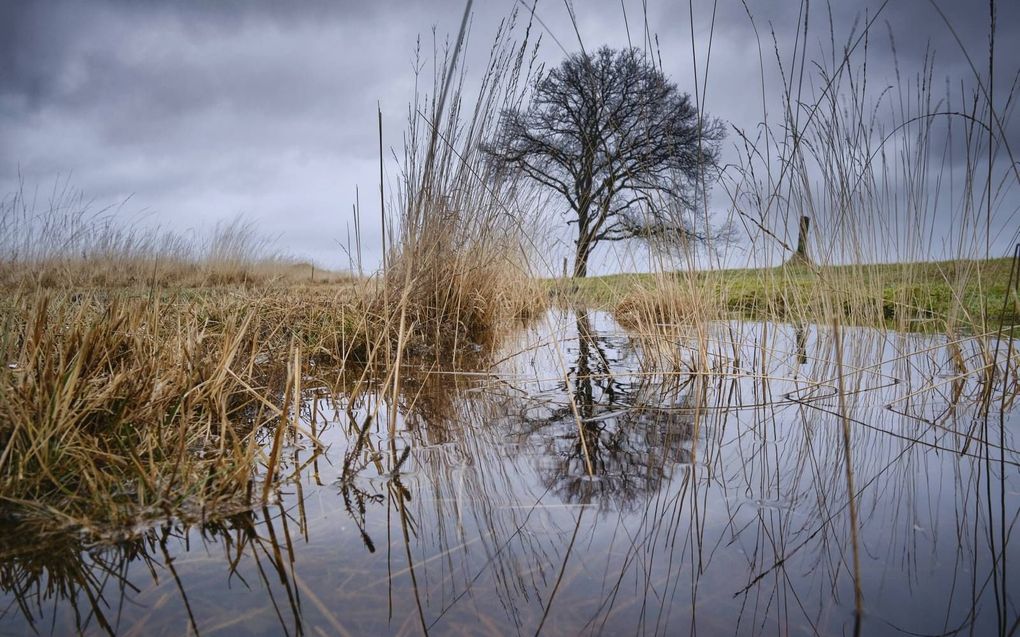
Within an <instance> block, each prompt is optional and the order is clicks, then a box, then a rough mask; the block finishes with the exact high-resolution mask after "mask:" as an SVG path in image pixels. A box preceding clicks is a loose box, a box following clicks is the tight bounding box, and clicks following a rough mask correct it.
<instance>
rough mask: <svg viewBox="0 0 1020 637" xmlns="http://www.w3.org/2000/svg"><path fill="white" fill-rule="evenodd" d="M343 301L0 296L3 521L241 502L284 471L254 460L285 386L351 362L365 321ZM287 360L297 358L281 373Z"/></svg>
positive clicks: (118, 519) (330, 293)
mask: <svg viewBox="0 0 1020 637" xmlns="http://www.w3.org/2000/svg"><path fill="white" fill-rule="evenodd" d="M353 294H354V293H353V292H352V291H351V290H349V289H347V290H336V289H334V290H326V289H321V290H319V292H318V293H317V294H312V293H310V292H309V291H308V290H300V291H299V290H294V289H287V288H277V289H274V290H268V291H261V292H246V291H244V290H242V289H234V290H231V291H221V292H216V291H209V290H206V291H196V290H191V291H186V292H172V291H169V290H160V291H158V292H157V293H155V294H151V295H147V296H140V297H139V296H134V295H132V294H131V293H129V292H125V291H119V292H118V291H114V290H107V291H104V292H93V293H74V294H70V293H69V292H68V291H57V292H55V291H36V292H32V293H26V294H19V295H17V296H14V297H8V298H6V299H5V301H4V303H3V306H2V307H0V321H2V322H3V324H4V332H3V340H2V341H0V360H2V361H3V363H4V365H3V368H2V369H0V502H2V505H0V509H2V510H3V513H4V516H5V517H9V516H14V517H24V516H26V515H27V516H40V515H41V516H44V517H47V518H50V519H56V520H59V521H63V522H67V523H74V524H87V525H100V526H109V525H113V526H120V525H130V524H133V523H136V522H138V521H139V520H143V519H149V518H153V517H158V516H165V515H179V516H185V517H188V516H202V515H204V513H205V512H206V511H207V510H210V509H215V510H218V511H223V510H230V509H233V508H237V507H242V508H243V507H247V506H250V505H251V489H252V487H253V485H254V483H256V482H259V481H267V482H269V483H272V484H276V483H277V482H278V481H280V480H282V479H284V478H285V477H284V476H277V475H266V472H264V471H261V470H260V469H259V467H260V464H264V463H266V461H267V459H266V457H265V450H264V449H263V443H264V438H266V436H267V435H268V433H267V432H270V431H272V430H273V429H274V428H275V427H278V426H287V423H288V422H289V419H288V416H287V414H288V406H287V398H288V391H287V388H288V387H291V386H292V385H293V384H294V382H295V379H296V378H298V377H299V375H302V374H305V373H307V372H309V371H310V370H312V369H314V366H315V365H319V366H320V367H332V368H337V367H342V366H343V365H345V364H346V363H347V362H348V361H353V360H356V359H358V358H359V357H361V356H363V353H364V350H365V347H364V344H365V342H366V338H367V336H366V334H367V332H366V329H367V326H366V324H365V323H364V311H363V310H360V311H359V310H358V307H357V306H358V304H357V302H356V299H355V297H354V296H353ZM359 321H360V322H359ZM298 351H300V352H302V353H303V356H302V358H301V364H300V365H299V366H298V367H297V368H295V367H293V366H289V365H288V363H289V362H290V361H291V360H293V358H294V352H298ZM293 433H294V434H295V435H298V436H299V437H300V436H305V435H307V433H308V432H296V431H295V432H293ZM313 444H314V441H313Z"/></svg>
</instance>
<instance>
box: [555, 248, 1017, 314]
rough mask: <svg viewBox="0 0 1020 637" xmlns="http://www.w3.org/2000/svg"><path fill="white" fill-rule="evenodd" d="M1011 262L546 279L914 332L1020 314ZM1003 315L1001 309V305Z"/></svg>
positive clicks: (561, 285)
mask: <svg viewBox="0 0 1020 637" xmlns="http://www.w3.org/2000/svg"><path fill="white" fill-rule="evenodd" d="M1010 264H1011V261H1010V260H1009V259H1005V258H1000V259H990V260H982V261H939V262H928V263H894V264H874V265H840V266H807V265H787V266H780V267H774V268H763V269H732V270H713V271H701V272H684V271H679V272H673V273H669V274H665V275H663V274H613V275H608V276H599V277H589V278H587V279H579V280H569V279H568V280H565V279H552V280H547V281H546V283H547V285H548V286H549V288H550V291H551V294H552V295H553V296H554V297H557V298H559V299H561V300H564V301H568V302H571V303H580V304H583V305H586V306H589V307H602V308H607V309H613V308H616V307H617V306H618V305H619V304H620V303H621V302H622V301H624V300H625V299H626V298H628V296H631V295H633V294H636V293H642V292H643V293H646V294H655V290H656V289H661V287H660V286H662V285H663V284H664V283H666V284H668V283H670V282H672V283H673V284H675V285H677V286H679V287H681V288H686V289H687V290H688V292H689V293H690V294H691V295H693V296H698V297H701V298H702V299H707V300H708V301H709V302H710V303H711V304H713V305H714V306H715V307H716V308H717V309H718V310H719V313H720V315H721V317H725V318H745V319H753V320H765V319H773V320H806V321H819V320H822V319H825V318H828V317H831V313H832V310H833V309H834V308H835V309H836V310H837V314H840V315H842V316H844V317H847V318H850V319H856V320H851V321H850V322H856V323H871V322H874V321H875V320H876V319H880V320H881V322H884V323H885V324H886V326H887V327H897V328H900V329H907V330H912V331H931V330H939V329H944V328H945V327H946V326H947V324H948V325H957V326H959V325H965V326H970V327H972V328H973V327H977V326H981V325H987V326H988V327H989V328H994V327H997V326H998V325H1000V324H1001V323H1005V324H1013V323H1016V322H1017V319H1016V317H1017V316H1018V315H1020V308H1018V307H1017V303H1018V300H1017V295H1016V291H1015V290H1016V287H1015V282H1014V287H1013V290H1014V292H1013V293H1012V294H1011V295H1009V301H1010V302H1009V303H1006V301H1007V290H1008V289H1009V287H1010V281H1009V274H1010ZM1004 307H1005V308H1006V309H1005V314H1003V308H1004Z"/></svg>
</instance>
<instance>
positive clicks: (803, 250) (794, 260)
mask: <svg viewBox="0 0 1020 637" xmlns="http://www.w3.org/2000/svg"><path fill="white" fill-rule="evenodd" d="M810 229H811V217H806V216H805V217H801V218H800V229H799V230H798V232H797V251H796V252H795V253H794V255H793V256H792V257H790V260H789V262H788V263H791V264H794V265H796V264H804V263H811V257H809V256H808V250H807V244H808V231H809V230H810Z"/></svg>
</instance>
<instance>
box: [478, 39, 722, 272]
mask: <svg viewBox="0 0 1020 637" xmlns="http://www.w3.org/2000/svg"><path fill="white" fill-rule="evenodd" d="M722 137H723V129H722V127H721V125H719V124H718V123H717V122H715V121H708V120H706V119H705V118H703V117H701V116H700V115H699V113H698V109H697V108H696V106H695V105H694V104H693V103H692V101H691V99H690V96H689V95H687V94H686V93H681V92H680V90H679V89H678V88H677V86H676V85H675V84H674V83H673V82H671V81H670V80H669V79H668V78H667V77H666V76H665V75H664V74H663V73H662V72H661V71H660V70H659V69H658V68H657V67H656V66H655V65H654V63H652V62H651V61H650V60H649V59H648V58H647V57H646V55H645V54H644V53H643V52H641V51H640V50H639V49H634V48H631V49H623V50H614V49H611V48H608V47H602V48H600V49H598V51H596V52H595V53H593V54H588V53H577V54H574V55H571V56H569V57H567V58H566V59H565V60H564V61H563V62H562V63H561V64H560V65H559V66H557V67H555V68H553V69H551V70H549V71H548V72H546V73H543V74H540V75H539V77H538V78H537V79H536V82H535V85H534V91H533V96H532V100H531V102H530V104H529V105H528V107H527V108H525V109H514V110H508V111H506V112H504V113H503V114H502V117H501V121H500V127H499V132H498V134H497V137H496V139H495V140H494V141H493V142H492V143H491V144H489V145H488V146H487V147H486V151H487V152H488V153H489V155H490V156H491V157H492V158H493V159H494V160H496V161H498V162H500V164H502V165H503V166H505V167H506V168H507V169H511V170H518V171H522V172H523V173H524V174H526V175H527V176H529V177H531V178H532V179H534V180H535V181H537V182H539V183H540V184H542V185H544V186H546V187H548V188H551V189H552V190H554V191H556V192H557V193H559V194H560V195H561V196H562V197H563V198H564V199H565V200H566V203H567V205H568V206H569V208H570V211H571V212H572V216H573V218H572V219H570V220H569V221H568V223H570V224H576V225H577V239H576V243H575V259H574V276H576V277H583V276H586V275H587V272H588V257H589V256H590V255H591V252H592V250H593V249H594V248H595V246H596V245H597V244H598V243H600V242H603V241H621V240H626V239H656V240H662V241H665V242H669V243H676V244H683V243H687V242H690V241H691V240H698V239H704V238H705V236H706V235H705V234H704V233H699V232H696V231H695V229H694V228H695V227H696V224H695V223H694V222H693V221H691V220H690V215H689V214H688V213H690V212H691V211H693V210H694V208H695V206H696V201H697V199H698V196H697V195H698V193H699V192H701V188H702V187H703V186H704V184H705V183H707V181H708V178H709V176H710V175H711V173H712V172H713V171H714V169H715V167H716V166H717V157H718V147H719V143H720V141H721V140H722ZM705 231H706V232H707V228H706V229H705Z"/></svg>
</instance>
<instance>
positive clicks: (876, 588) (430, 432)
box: [0, 311, 1020, 635]
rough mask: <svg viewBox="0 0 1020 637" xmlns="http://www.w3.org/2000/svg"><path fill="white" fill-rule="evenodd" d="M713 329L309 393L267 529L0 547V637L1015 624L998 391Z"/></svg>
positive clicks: (762, 332)
mask: <svg viewBox="0 0 1020 637" xmlns="http://www.w3.org/2000/svg"><path fill="white" fill-rule="evenodd" d="M710 330H711V333H710V334H708V335H701V337H702V338H698V337H697V335H693V334H683V333H680V334H668V335H658V336H657V337H655V338H651V337H648V338H638V337H635V336H633V335H631V334H629V333H628V332H626V331H625V330H623V329H622V328H620V327H619V326H618V325H616V324H615V323H614V322H613V320H612V319H611V318H610V317H609V316H608V315H606V314H602V313H583V312H578V313H574V312H565V311H554V312H551V313H550V314H549V315H548V316H547V317H546V318H545V319H544V320H542V321H539V322H538V323H537V324H536V325H534V326H532V327H530V328H528V329H525V330H523V331H522V332H521V333H520V334H519V335H517V336H515V337H514V338H512V339H511V340H510V342H509V343H507V344H505V345H504V346H503V348H502V350H501V351H500V352H499V353H498V354H497V355H495V356H494V357H493V358H492V361H491V364H490V365H488V366H486V367H484V368H482V369H480V370H479V371H475V372H464V371H462V372H458V373H452V372H447V371H443V370H436V369H432V370H426V371H431V373H428V374H424V373H422V370H419V369H417V368H416V367H417V366H415V365H412V366H409V367H408V368H407V369H406V370H404V372H403V377H404V380H403V381H402V383H401V385H402V387H401V391H400V394H399V396H398V397H397V399H396V400H395V401H393V400H391V399H390V398H389V395H388V394H387V395H386V397H385V398H384V397H383V395H382V392H381V391H380V390H378V389H377V388H376V389H373V388H372V387H373V386H372V385H366V388H365V389H363V390H362V391H359V392H357V394H356V395H354V396H351V395H334V394H332V393H331V392H328V391H325V390H323V389H316V388H315V387H314V385H312V387H311V389H309V390H308V391H307V392H306V401H305V404H304V405H303V408H302V414H301V416H302V427H304V428H307V429H314V431H315V432H316V434H317V436H318V437H319V440H320V441H321V442H322V443H324V444H325V445H326V448H325V449H324V450H323V449H321V448H317V447H316V446H315V445H313V444H311V443H310V442H309V441H308V440H307V439H305V438H300V437H296V438H294V440H293V442H292V444H290V445H289V446H288V447H287V449H286V453H285V457H286V462H287V467H286V468H287V469H289V470H291V471H296V474H297V475H298V476H300V477H299V478H297V479H295V480H293V481H292V482H290V483H288V484H287V485H286V487H285V488H284V489H282V491H281V492H280V493H279V494H278V496H277V497H276V498H275V499H274V500H273V502H272V504H271V505H269V506H266V507H264V508H260V509H256V510H254V511H250V512H245V513H241V514H236V515H232V516H228V517H224V518H221V519H219V520H217V521H216V522H214V523H209V524H206V525H205V526H184V525H181V524H175V523H172V522H168V523H166V524H165V525H162V526H157V527H155V528H151V529H148V530H144V531H143V532H141V533H140V534H138V535H137V536H136V537H135V538H134V539H132V540H130V541H124V542H120V543H113V544H111V543H99V544H95V543H90V542H89V541H88V539H87V538H82V537H80V536H72V537H68V538H67V539H66V541H60V542H47V543H46V544H45V545H39V544H36V543H34V542H33V541H32V539H31V538H24V537H19V536H18V535H17V534H11V533H8V534H7V535H6V536H5V537H4V538H3V540H2V541H0V587H2V591H0V633H2V634H33V633H35V634H56V635H64V634H73V633H76V632H85V633H91V634H105V633H112V634H124V635H162V634H166V635H180V634H186V633H189V632H191V633H197V634H202V635H230V634H263V635H303V634H308V635H367V634H371V635H377V634H418V633H423V632H427V633H434V634H472V635H474V634H494V635H505V634H537V633H543V634H550V635H553V634H568V635H574V634H588V633H604V634H611V635H615V634H632V633H641V634H662V635H676V634H703V635H718V634H730V635H787V634H789V635H815V634H823V635H835V634H848V635H849V634H853V633H854V632H855V631H858V632H859V634H862V635H883V634H889V635H945V634H959V635H993V634H1010V633H1011V631H1013V630H1014V629H1016V628H1017V623H1016V622H1017V618H1018V617H1020V608H1018V601H1020V576H1018V574H1020V561H1017V560H1018V558H1020V553H1018V548H1017V546H1018V543H1017V541H1016V540H1013V541H1012V543H1011V542H1010V540H1011V533H1012V532H1013V530H1014V525H1015V523H1016V520H1017V517H1018V515H1020V454H1018V453H1017V451H1016V448H1017V442H1016V440H1015V438H1016V435H1017V428H1018V427H1020V417H1018V415H1017V411H1018V410H1016V409H1013V408H1012V407H1013V404H1012V402H1011V399H1012V398H1014V397H1015V396H1016V393H1017V387H1016V379H1015V370H1014V371H1013V374H1014V376H1012V377H1007V379H1006V380H1005V381H1003V379H1002V378H998V379H996V380H993V381H992V382H991V383H989V382H988V379H987V378H984V377H982V375H981V374H978V373H974V372H973V371H972V370H973V369H975V368H977V367H979V366H980V365H981V360H982V359H981V358H980V348H979V345H978V344H977V343H976V342H973V341H970V340H963V341H961V342H959V343H951V342H948V340H947V338H946V337H945V336H921V335H905V334H898V333H895V332H887V331H879V330H865V329H852V328H845V329H844V330H842V334H841V336H842V353H841V355H840V356H836V355H835V352H836V347H835V338H834V336H835V335H834V333H833V330H832V329H831V328H825V327H817V326H804V327H798V326H791V325H776V324H760V323H759V324H753V323H731V324H717V325H713V326H711V328H710ZM705 336H707V338H704V337H705ZM993 345H994V343H993ZM1007 349H1008V347H1007V345H1005V344H1004V345H1002V346H1001V347H1000V353H999V357H1000V359H1005V357H1006V350H1007ZM1013 365H1014V367H1015V361H1014V363H1013ZM841 372H842V373H841ZM840 378H842V383H840V382H839V379H840ZM306 382H307V383H310V382H311V379H309V380H307V381H306ZM1004 388H1005V389H1004ZM1003 394H1005V400H1004V399H1003ZM846 443H849V445H847V444H846ZM847 449H849V461H850V462H849V467H850V471H848V470H847ZM851 483H852V484H853V489H852V491H851V489H850V484H851ZM851 495H853V497H851ZM851 512H853V513H854V514H855V516H856V527H857V529H856V534H854V533H853V525H852V523H851ZM855 535H856V546H857V551H856V555H857V558H856V559H855V557H854V555H855V551H854V543H855V542H854V536H855ZM855 588H859V591H860V602H859V606H858V602H857V598H856V597H855ZM858 607H859V608H860V612H859V613H858V612H857V609H858Z"/></svg>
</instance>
